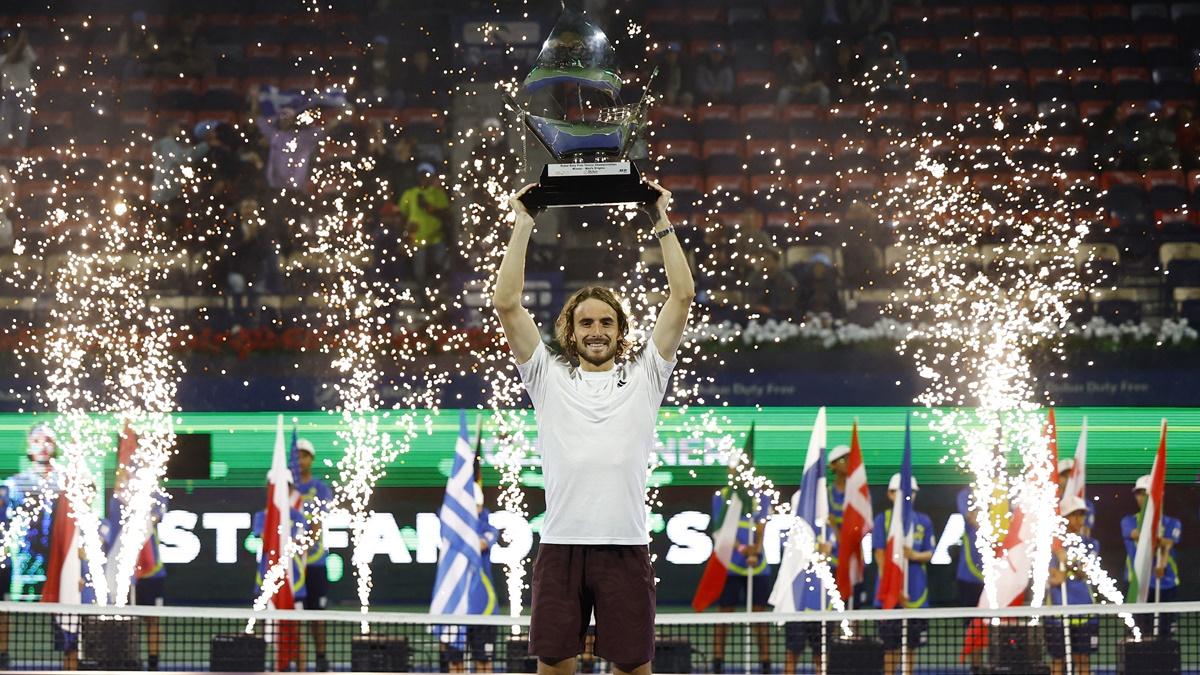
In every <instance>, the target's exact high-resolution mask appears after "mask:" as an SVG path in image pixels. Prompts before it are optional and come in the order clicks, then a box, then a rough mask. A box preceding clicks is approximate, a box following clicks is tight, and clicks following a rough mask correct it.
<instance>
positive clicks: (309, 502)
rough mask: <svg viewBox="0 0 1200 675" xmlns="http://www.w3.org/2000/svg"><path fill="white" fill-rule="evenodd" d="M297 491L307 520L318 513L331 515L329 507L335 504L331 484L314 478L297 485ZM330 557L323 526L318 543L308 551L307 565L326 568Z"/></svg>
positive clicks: (318, 536)
mask: <svg viewBox="0 0 1200 675" xmlns="http://www.w3.org/2000/svg"><path fill="white" fill-rule="evenodd" d="M296 491H297V492H299V493H300V499H301V501H302V504H301V508H302V509H303V511H304V515H305V518H312V517H313V516H315V515H317V514H318V513H320V514H322V515H323V514H327V513H329V505H330V504H332V503H333V490H332V489H330V487H329V483H326V482H325V481H323V480H321V479H320V478H317V477H316V476H313V477H312V480H309V481H304V482H299V483H296ZM322 520H323V518H322ZM328 557H329V551H328V549H326V548H325V528H324V526H322V527H321V532H320V533H318V534H317V540H316V543H315V544H313V547H312V548H310V549H308V560H307V563H306V564H307V565H308V566H309V567H313V566H317V567H324V566H325V560H326V559H327V558H328Z"/></svg>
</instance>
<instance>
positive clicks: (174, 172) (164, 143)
mask: <svg viewBox="0 0 1200 675" xmlns="http://www.w3.org/2000/svg"><path fill="white" fill-rule="evenodd" d="M191 134H192V130H191V129H188V125H187V123H186V122H184V121H183V120H178V121H176V122H175V123H173V124H170V125H168V126H167V129H166V131H165V132H164V133H163V135H162V136H161V137H160V138H159V139H158V140H156V141H154V145H153V146H152V148H151V158H152V161H153V163H154V178H153V179H152V182H151V183H150V201H152V202H154V203H155V204H158V205H159V206H163V205H165V204H168V203H169V202H171V201H172V200H174V199H175V198H176V197H178V196H179V195H180V193H181V191H182V190H183V183H182V180H183V177H182V176H181V175H180V173H179V168H180V167H181V166H183V164H184V163H186V162H187V161H188V159H189V158H190V157H191V154H192V148H191V147H190V146H189V145H187V144H186V143H187V142H188V140H189V139H190V138H191Z"/></svg>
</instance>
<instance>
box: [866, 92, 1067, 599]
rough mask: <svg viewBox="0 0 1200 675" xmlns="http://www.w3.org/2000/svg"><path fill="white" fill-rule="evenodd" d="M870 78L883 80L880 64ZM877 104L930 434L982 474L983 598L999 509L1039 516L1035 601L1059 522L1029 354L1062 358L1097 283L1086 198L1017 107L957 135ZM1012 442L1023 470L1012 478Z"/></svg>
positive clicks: (978, 490) (884, 200)
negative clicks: (1086, 265)
mask: <svg viewBox="0 0 1200 675" xmlns="http://www.w3.org/2000/svg"><path fill="white" fill-rule="evenodd" d="M868 77H869V79H871V80H873V81H875V82H878V81H879V79H878V77H879V74H877V73H869V74H868ZM868 87H869V88H870V89H871V90H872V91H878V89H879V87H878V86H877V85H874V84H872V83H870V82H869V83H868ZM871 107H872V113H871V114H870V115H868V120H867V121H866V122H865V124H866V125H867V128H868V130H870V131H874V132H876V133H879V134H881V136H882V138H883V140H884V142H885V143H886V144H887V146H886V147H888V148H889V152H888V154H887V156H886V157H885V158H884V165H885V166H886V167H887V171H886V172H885V177H884V181H885V183H886V184H888V185H890V186H891V187H889V188H888V189H886V190H885V191H883V192H882V193H881V195H880V196H879V197H878V198H877V199H876V200H875V202H876V203H875V204H874V205H875V206H876V207H878V208H879V209H880V210H881V212H885V213H890V214H892V218H893V220H894V221H895V223H896V228H895V229H896V239H897V242H898V244H899V246H900V247H901V248H902V250H903V251H904V256H903V260H902V262H901V263H900V265H899V269H897V270H894V272H895V273H896V274H897V276H898V277H899V279H900V281H901V283H902V287H901V289H900V290H898V291H896V292H895V293H893V297H892V306H891V309H892V312H893V313H894V314H896V315H897V316H898V317H899V318H901V319H902V320H908V321H910V322H911V323H912V324H913V325H914V329H913V330H911V331H910V332H909V333H908V335H907V336H906V337H905V338H904V339H903V340H902V341H901V343H900V346H899V350H900V352H901V353H904V354H907V355H908V356H909V357H910V358H912V359H913V361H914V364H915V366H916V368H917V372H918V375H919V376H920V377H921V378H922V379H923V380H925V386H924V389H923V390H922V392H921V394H920V395H919V396H918V398H917V402H918V403H920V404H923V405H924V406H926V407H928V408H929V409H930V413H929V415H930V428H931V430H933V431H934V432H935V433H937V434H939V435H940V436H941V437H942V438H943V440H944V441H945V442H946V443H947V444H948V445H949V447H950V450H949V453H950V455H951V456H952V457H953V458H954V459H955V461H956V462H957V463H958V464H959V465H960V466H961V467H962V468H964V469H966V470H968V471H970V472H971V473H972V474H973V476H974V480H973V481H972V489H973V494H972V500H971V505H972V508H973V509H976V510H977V511H978V512H979V513H982V514H985V517H982V518H980V520H979V530H978V536H977V547H978V550H979V552H980V554H981V557H982V561H983V564H984V568H983V574H984V581H985V597H986V600H987V604H988V605H989V606H992V607H995V606H997V605H998V603H999V602H1000V600H1001V599H999V598H998V597H997V588H996V582H997V576H998V574H999V573H1000V565H1001V564H1002V562H1003V560H1002V559H1000V558H999V557H998V556H997V555H996V544H998V543H999V541H1000V540H1001V539H1003V537H1004V534H1005V532H1004V529H1005V527H1006V526H1005V524H1003V523H1001V522H997V521H996V519H995V518H993V517H991V515H990V514H992V513H993V511H994V510H995V509H996V508H997V507H1000V505H1002V504H1011V505H1013V506H1015V507H1019V508H1020V509H1021V510H1022V511H1023V512H1024V513H1025V517H1027V518H1031V519H1032V523H1031V524H1032V528H1031V530H1032V532H1033V541H1032V542H1031V549H1032V551H1031V557H1032V559H1033V562H1032V565H1031V570H1032V572H1031V573H1032V576H1033V585H1034V588H1035V599H1040V597H1041V595H1042V591H1043V590H1044V586H1045V581H1046V576H1047V574H1048V562H1049V555H1050V546H1051V542H1052V538H1053V534H1054V532H1055V531H1057V530H1061V522H1060V519H1059V517H1058V514H1057V511H1056V508H1055V505H1056V504H1057V499H1056V498H1055V492H1054V480H1053V473H1052V472H1050V471H1049V470H1048V469H1047V467H1048V466H1049V452H1048V444H1047V440H1046V438H1045V436H1044V435H1043V434H1042V433H1041V426H1042V424H1041V418H1040V413H1039V408H1040V404H1041V403H1042V401H1043V400H1045V398H1046V397H1047V396H1046V395H1045V394H1044V392H1043V390H1042V389H1041V388H1040V387H1039V374H1040V373H1038V372H1037V371H1036V369H1035V366H1034V359H1035V358H1036V356H1037V355H1038V354H1039V353H1047V354H1051V355H1052V356H1053V357H1054V358H1056V359H1061V358H1062V340H1063V337H1064V335H1065V334H1066V331H1067V329H1068V327H1069V321H1070V319H1071V315H1072V310H1071V305H1070V303H1071V301H1072V300H1073V299H1075V298H1077V297H1079V296H1081V295H1083V294H1085V293H1086V292H1087V290H1088V285H1087V283H1086V282H1085V281H1084V279H1083V278H1082V277H1081V276H1080V274H1079V273H1078V271H1077V270H1076V267H1075V252H1076V250H1077V249H1078V248H1079V246H1080V244H1081V242H1082V240H1083V237H1084V236H1085V235H1086V234H1087V232H1088V224H1087V223H1086V222H1079V221H1078V220H1077V218H1076V212H1077V211H1080V210H1082V209H1084V208H1085V207H1086V206H1087V205H1086V204H1078V203H1076V202H1075V200H1074V199H1073V198H1071V197H1069V196H1067V194H1068V189H1067V188H1072V187H1078V186H1073V185H1072V183H1071V180H1070V179H1069V177H1068V176H1067V174H1066V172H1065V171H1064V170H1062V168H1061V167H1060V164H1059V162H1058V161H1057V159H1056V151H1055V150H1054V148H1053V145H1052V143H1053V140H1054V133H1055V132H1054V131H1053V130H1050V129H1048V128H1047V127H1046V126H1045V125H1043V124H1041V123H1039V122H1036V121H1035V122H1033V123H1028V122H1026V121H1025V120H1022V119H1021V115H1020V111H1019V110H1018V109H1017V108H1016V107H1015V106H999V107H997V108H995V109H979V110H977V111H976V112H975V113H974V114H973V115H971V116H970V117H968V118H967V119H963V120H959V121H958V122H956V123H953V124H952V125H950V129H949V131H948V132H938V131H935V130H933V129H932V128H931V127H930V126H929V125H928V124H927V123H926V124H923V126H924V128H923V129H922V131H921V132H920V133H919V134H917V135H916V136H915V137H914V136H911V135H909V134H906V133H904V132H901V131H897V130H894V129H891V128H889V127H888V125H887V124H886V123H877V122H876V121H875V120H876V119H877V118H881V117H882V116H881V115H880V114H879V112H880V111H879V107H878V106H871ZM944 107H945V111H946V112H945V113H944V115H946V116H949V114H950V109H949V106H944ZM906 155H915V157H916V159H915V161H913V162H912V163H911V164H910V163H909V162H908V161H906V160H905V159H904V158H905V156H906ZM1018 158H1020V159H1018ZM1031 158H1032V159H1031ZM1059 188H1062V190H1061V192H1060V191H1059ZM1050 376H1051V377H1054V376H1055V374H1054V373H1053V372H1050ZM963 406H975V410H974V411H973V412H966V411H963V410H961V409H959V408H960V407H963ZM1010 450H1014V451H1015V453H1016V456H1017V457H1019V463H1020V465H1021V466H1022V469H1021V470H1019V471H1017V472H1015V473H1010V470H1009V467H1008V460H1007V457H1008V455H1009V454H1010V453H1009V451H1010ZM1009 601H1010V599H1009V598H1004V599H1003V602H1005V603H1007V602H1009Z"/></svg>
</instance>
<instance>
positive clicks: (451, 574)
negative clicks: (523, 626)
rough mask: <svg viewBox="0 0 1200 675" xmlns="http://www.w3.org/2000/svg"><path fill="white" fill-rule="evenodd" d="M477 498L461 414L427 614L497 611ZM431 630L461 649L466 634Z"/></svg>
mask: <svg viewBox="0 0 1200 675" xmlns="http://www.w3.org/2000/svg"><path fill="white" fill-rule="evenodd" d="M475 494H476V484H475V448H473V447H471V442H470V440H469V438H468V436H467V414H466V412H465V411H459V435H458V441H457V443H456V444H455V447H454V468H453V469H451V471H450V479H449V480H448V481H447V482H446V496H445V497H444V498H443V499H442V509H441V511H440V512H439V513H438V517H439V518H440V519H441V521H442V539H441V543H440V545H439V546H438V566H437V577H436V579H435V580H434V583H433V601H432V602H431V603H430V605H429V613H430V614H491V613H492V612H493V611H494V609H495V596H494V594H492V593H489V590H490V589H489V586H488V584H487V583H486V582H485V580H484V577H485V574H484V573H485V570H484V569H483V556H482V554H481V553H480V534H479V531H480V523H479V512H478V509H477V507H476V501H475ZM435 632H437V633H438V634H439V636H440V638H441V640H442V642H445V643H447V644H449V645H451V646H457V647H459V648H461V647H462V644H463V642H464V641H465V639H466V635H465V632H464V631H462V630H459V629H458V628H457V627H455V626H443V627H440V630H437V631H435Z"/></svg>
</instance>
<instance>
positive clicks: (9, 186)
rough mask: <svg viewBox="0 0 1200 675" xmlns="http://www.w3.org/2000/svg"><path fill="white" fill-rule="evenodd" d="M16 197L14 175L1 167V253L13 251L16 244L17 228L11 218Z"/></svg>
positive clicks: (6, 168) (4, 167)
mask: <svg viewBox="0 0 1200 675" xmlns="http://www.w3.org/2000/svg"><path fill="white" fill-rule="evenodd" d="M16 195H17V191H16V187H15V185H14V184H13V177H12V173H11V172H10V171H9V170H8V167H7V166H3V165H0V252H7V251H11V250H12V247H13V244H15V243H16V239H17V233H16V228H15V227H14V226H13V221H12V218H10V217H9V213H11V211H12V208H13V207H14V206H16Z"/></svg>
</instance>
